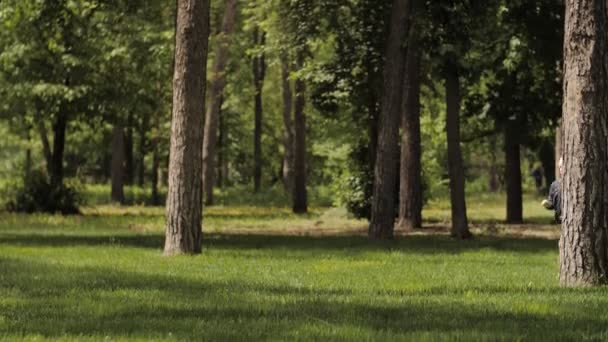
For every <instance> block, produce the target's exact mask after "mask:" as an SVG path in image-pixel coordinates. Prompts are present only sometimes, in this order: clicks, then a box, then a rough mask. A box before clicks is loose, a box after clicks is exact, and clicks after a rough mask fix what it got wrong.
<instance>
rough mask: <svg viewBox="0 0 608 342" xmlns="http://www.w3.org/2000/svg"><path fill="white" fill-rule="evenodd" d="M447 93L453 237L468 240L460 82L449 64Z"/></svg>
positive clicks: (446, 81) (454, 69)
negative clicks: (461, 145)
mask: <svg viewBox="0 0 608 342" xmlns="http://www.w3.org/2000/svg"><path fill="white" fill-rule="evenodd" d="M445 93H446V106H447V115H446V132H447V140H448V171H449V176H450V203H451V206H452V231H451V235H452V236H453V237H456V238H459V239H467V238H469V237H471V233H470V232H469V223H468V219H467V206H466V201H465V179H464V166H463V162H462V152H461V149H460V80H459V75H458V71H457V69H456V67H455V66H454V65H452V64H451V63H449V62H448V63H447V67H446V79H445Z"/></svg>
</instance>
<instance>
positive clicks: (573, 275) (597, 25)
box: [556, 0, 608, 286]
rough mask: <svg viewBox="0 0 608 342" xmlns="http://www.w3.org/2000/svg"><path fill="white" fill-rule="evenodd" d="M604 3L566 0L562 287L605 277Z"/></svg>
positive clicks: (607, 94)
mask: <svg viewBox="0 0 608 342" xmlns="http://www.w3.org/2000/svg"><path fill="white" fill-rule="evenodd" d="M607 7H608V4H607V3H606V1H605V0H567V1H566V16H565V20H566V24H565V37H564V102H563V116H562V119H563V127H564V145H563V148H564V153H563V156H564V168H563V170H564V172H563V174H562V175H561V177H560V178H561V184H562V187H561V195H562V209H563V210H562V229H561V238H560V243H559V245H560V266H561V267H560V283H561V284H562V285H564V286H592V285H599V284H606V283H607V282H608V30H607V29H606V28H607V27H608V8H607ZM556 159H559V158H556Z"/></svg>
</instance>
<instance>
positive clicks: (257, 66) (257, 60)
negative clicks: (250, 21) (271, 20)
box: [252, 28, 266, 192]
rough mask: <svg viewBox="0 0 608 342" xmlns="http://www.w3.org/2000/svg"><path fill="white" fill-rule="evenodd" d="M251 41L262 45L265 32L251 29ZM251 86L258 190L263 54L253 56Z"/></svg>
mask: <svg viewBox="0 0 608 342" xmlns="http://www.w3.org/2000/svg"><path fill="white" fill-rule="evenodd" d="M253 42H254V44H255V45H256V47H257V46H264V43H265V33H263V32H262V33H261V34H260V32H259V30H258V29H257V28H255V29H254V31H253ZM252 64H253V86H254V88H255V95H254V102H255V119H254V121H255V125H254V132H253V190H254V192H259V191H260V186H261V184H262V89H263V88H264V77H265V76H266V60H265V57H264V54H263V53H262V54H260V55H258V56H254V57H253V63H252Z"/></svg>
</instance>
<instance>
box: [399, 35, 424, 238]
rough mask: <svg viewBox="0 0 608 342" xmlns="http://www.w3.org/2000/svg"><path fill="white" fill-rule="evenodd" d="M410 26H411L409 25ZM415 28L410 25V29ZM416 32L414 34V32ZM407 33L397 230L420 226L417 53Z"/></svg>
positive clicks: (420, 185) (416, 47)
mask: <svg viewBox="0 0 608 342" xmlns="http://www.w3.org/2000/svg"><path fill="white" fill-rule="evenodd" d="M412 26H414V25H412ZM414 29H415V28H411V30H414ZM414 34H416V33H414ZM414 34H410V42H409V43H408V51H407V65H406V71H405V72H406V75H405V84H404V94H405V96H403V101H402V106H403V107H402V109H401V110H402V121H401V127H402V137H401V166H400V168H399V170H400V182H399V223H398V224H397V227H398V229H400V230H404V231H411V230H413V229H414V228H420V227H422V175H421V164H420V156H421V147H420V55H419V53H418V46H417V45H416V44H417V43H416V44H414V43H413V42H414V41H416V42H417V40H414V39H412V38H413V37H414Z"/></svg>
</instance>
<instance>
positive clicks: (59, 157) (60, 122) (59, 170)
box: [50, 111, 68, 186]
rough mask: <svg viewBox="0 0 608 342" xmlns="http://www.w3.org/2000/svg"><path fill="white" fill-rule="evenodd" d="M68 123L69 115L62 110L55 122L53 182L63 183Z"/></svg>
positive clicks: (54, 183) (58, 184)
mask: <svg viewBox="0 0 608 342" xmlns="http://www.w3.org/2000/svg"><path fill="white" fill-rule="evenodd" d="M67 125H68V118H67V115H66V114H65V113H64V112H63V111H61V112H60V113H58V114H57V117H56V118H55V122H53V153H52V154H51V174H50V176H51V184H52V185H53V186H61V185H62V184H63V152H64V151H65V131H66V129H67Z"/></svg>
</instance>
